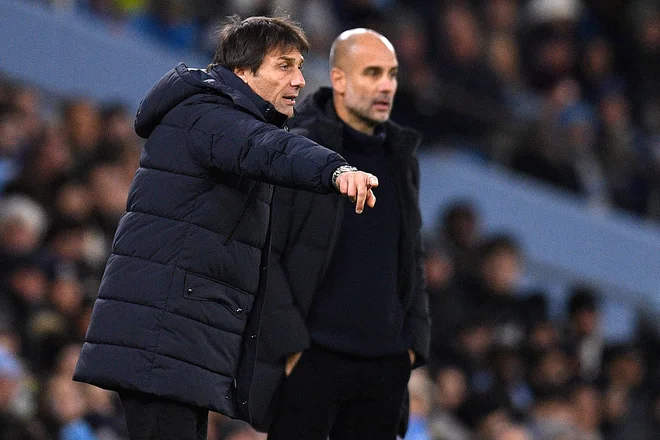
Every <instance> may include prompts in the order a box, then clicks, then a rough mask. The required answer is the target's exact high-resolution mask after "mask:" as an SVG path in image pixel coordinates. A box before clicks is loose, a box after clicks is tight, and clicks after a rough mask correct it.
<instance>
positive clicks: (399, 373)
mask: <svg viewBox="0 0 660 440" xmlns="http://www.w3.org/2000/svg"><path fill="white" fill-rule="evenodd" d="M409 377H410V358H409V357H408V354H407V353H399V354H397V355H390V356H383V357H373V358H371V357H355V356H347V355H342V354H339V353H336V352H332V351H329V350H326V349H324V348H321V347H319V346H316V345H313V346H312V347H311V348H309V349H307V350H305V352H304V353H303V355H302V356H301V358H300V360H299V361H298V364H297V365H296V367H295V368H294V369H293V371H292V372H291V375H290V376H289V377H288V378H286V379H285V380H284V385H283V389H282V399H281V400H280V405H279V406H278V408H277V414H276V415H275V420H274V421H273V425H272V427H271V430H270V432H269V433H268V440H326V439H327V438H328V432H330V440H335V439H336V440H368V439H378V440H388V439H391V440H394V439H395V438H396V435H397V429H398V425H399V418H400V417H401V400H402V399H403V395H404V392H405V390H406V387H407V385H408V379H409ZM310 390H312V391H310ZM331 427H332V428H331Z"/></svg>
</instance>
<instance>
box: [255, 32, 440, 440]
mask: <svg viewBox="0 0 660 440" xmlns="http://www.w3.org/2000/svg"><path fill="white" fill-rule="evenodd" d="M330 65H331V66H330V67H331V70H330V81H331V83H332V88H321V89H319V90H318V91H316V92H315V93H313V94H312V95H310V96H309V97H308V99H306V100H305V101H304V102H303V103H301V105H300V108H299V109H297V112H296V115H295V117H294V118H293V120H292V123H291V124H290V126H291V127H292V130H291V131H292V132H296V133H299V134H303V135H304V136H307V137H308V138H310V139H312V140H314V141H316V142H319V143H321V144H322V145H324V146H326V147H327V148H330V149H333V150H335V151H337V152H339V153H340V154H342V155H343V156H344V157H345V158H346V159H347V160H348V161H349V162H350V163H351V164H354V163H355V164H356V165H355V166H357V167H359V168H360V169H364V170H365V171H369V172H371V173H373V174H375V175H377V176H379V179H380V180H379V182H380V185H379V188H378V189H379V191H378V203H377V205H376V207H375V208H374V209H373V210H369V212H365V213H363V214H361V215H360V216H358V215H356V214H355V212H354V210H351V209H350V205H348V204H347V202H346V201H344V200H342V199H341V198H340V197H339V196H337V197H335V196H334V195H330V196H316V195H312V194H307V193H304V192H301V191H296V190H291V189H286V188H277V190H276V191H275V196H274V199H273V216H272V223H271V228H272V232H273V242H272V255H271V264H270V266H269V269H268V273H269V281H268V288H267V290H268V292H267V295H268V297H267V299H266V302H267V304H268V306H267V312H266V313H265V314H264V315H263V317H262V325H263V326H264V329H265V331H264V332H262V334H267V335H269V338H268V340H261V341H260V342H259V344H260V346H261V347H262V348H263V350H262V351H261V353H262V357H261V359H259V360H258V362H261V363H262V365H267V364H268V363H270V365H271V366H275V365H280V367H279V368H280V369H279V370H277V371H278V374H280V376H281V377H280V380H279V381H275V382H276V383H278V384H279V387H278V389H277V391H278V395H277V396H276V398H275V399H274V403H273V405H272V406H271V410H272V411H273V412H274V418H273V420H272V423H271V424H270V429H269V430H268V432H269V435H268V438H269V440H303V439H304V440H327V438H328V437H329V438H330V439H331V440H351V439H356V440H357V439H359V440H369V439H373V440H388V439H395V438H396V435H397V431H398V430H399V428H400V427H401V426H404V425H405V424H406V423H405V422H406V421H407V404H406V405H403V400H404V394H405V392H406V385H407V382H408V378H409V375H410V371H411V368H414V367H417V366H419V365H422V364H424V362H425V358H426V356H427V350H428V341H429V319H428V308H427V299H426V296H425V294H424V292H423V289H422V278H423V274H422V260H421V250H420V242H421V239H420V224H421V221H420V212H419V205H418V189H419V168H418V164H417V159H416V158H415V150H416V148H417V146H418V145H419V142H420V136H419V134H418V133H416V132H415V131H413V130H410V129H407V128H403V127H401V126H399V125H397V124H395V123H393V122H391V121H390V120H389V117H390V112H391V111H392V105H393V102H394V95H395V93H396V89H397V69H398V63H397V58H396V53H395V51H394V47H393V46H392V44H391V43H390V41H388V40H387V38H385V37H384V36H383V35H380V34H379V33H377V32H375V31H373V30H369V29H352V30H349V31H346V32H344V33H342V34H341V35H339V37H337V39H336V40H335V42H334V44H333V45H332V49H331V52H330ZM263 383H267V382H263ZM401 421H403V422H404V423H402V424H401V423H400V422H401ZM400 432H401V431H400ZM401 433H403V432H401Z"/></svg>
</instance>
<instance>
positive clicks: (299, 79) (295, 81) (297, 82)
mask: <svg viewBox="0 0 660 440" xmlns="http://www.w3.org/2000/svg"><path fill="white" fill-rule="evenodd" d="M291 85H292V86H293V87H298V88H301V89H302V88H303V87H305V77H304V76H303V73H302V70H300V69H296V72H295V73H294V75H293V78H291Z"/></svg>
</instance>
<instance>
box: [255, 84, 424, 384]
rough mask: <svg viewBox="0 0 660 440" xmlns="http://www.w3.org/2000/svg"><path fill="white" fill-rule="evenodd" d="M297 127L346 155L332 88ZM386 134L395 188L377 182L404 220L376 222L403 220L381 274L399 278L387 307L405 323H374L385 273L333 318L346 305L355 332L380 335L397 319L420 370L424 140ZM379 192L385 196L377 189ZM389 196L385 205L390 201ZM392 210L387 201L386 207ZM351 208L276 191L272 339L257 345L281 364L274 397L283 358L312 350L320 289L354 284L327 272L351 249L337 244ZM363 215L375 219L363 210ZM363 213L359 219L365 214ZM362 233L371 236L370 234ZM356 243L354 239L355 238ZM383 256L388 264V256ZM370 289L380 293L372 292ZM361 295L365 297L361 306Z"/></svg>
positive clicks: (266, 321)
mask: <svg viewBox="0 0 660 440" xmlns="http://www.w3.org/2000/svg"><path fill="white" fill-rule="evenodd" d="M292 126H294V127H295V128H293V129H292V131H295V132H297V133H301V134H304V135H305V136H308V137H309V138H310V139H316V140H318V141H321V142H322V143H323V145H326V146H327V147H328V148H331V149H333V150H335V151H342V152H344V151H346V150H345V148H344V145H343V135H344V128H343V127H344V123H343V122H341V120H339V119H338V118H337V116H336V114H335V111H334V107H333V104H332V90H330V89H325V88H324V89H320V90H319V91H318V92H316V93H315V94H313V95H312V96H310V97H309V98H308V99H307V100H306V101H305V102H304V103H303V104H302V105H301V107H300V109H299V112H298V113H297V115H296V117H295V118H294V120H293V125H292ZM384 130H385V133H386V138H387V142H386V143H385V153H386V158H387V167H388V168H389V171H390V172H389V173H386V174H390V175H391V179H392V182H383V181H382V180H383V178H385V179H387V177H383V178H381V176H380V175H379V176H378V177H379V178H380V183H381V184H384V186H385V187H386V192H390V191H391V189H389V190H388V189H387V187H389V186H390V185H391V187H393V188H394V192H393V194H396V197H395V198H396V204H398V207H397V208H392V209H398V213H399V215H398V217H399V219H398V220H391V219H389V220H388V219H382V218H381V217H379V222H380V220H382V221H383V222H384V223H383V225H384V226H383V227H385V228H391V227H393V225H394V223H389V222H390V221H396V222H398V225H399V226H398V230H397V235H398V240H397V243H398V245H397V260H396V261H397V264H396V266H393V267H388V268H382V270H384V271H385V272H392V273H394V274H395V275H396V278H395V279H394V282H395V284H394V286H395V288H396V290H395V292H396V301H395V304H390V305H392V306H394V305H396V306H397V307H399V306H400V307H401V310H402V312H403V314H404V316H403V320H402V321H399V322H396V317H395V316H393V315H390V316H379V317H378V318H376V317H374V315H375V314H382V313H383V310H382V308H381V304H378V305H377V306H373V304H374V302H373V301H374V299H373V298H378V297H379V295H381V294H385V292H384V291H383V290H384V289H385V288H383V287H382V286H381V285H380V284H379V280H377V278H379V277H387V276H389V275H388V274H386V273H366V274H365V275H366V276H365V278H363V279H362V282H363V284H362V287H361V288H360V289H359V291H355V292H353V293H354V294H353V296H352V298H351V297H350V296H348V295H350V293H349V292H348V291H346V292H345V293H346V294H347V295H346V296H345V298H344V299H343V301H346V302H344V303H343V304H339V303H337V304H336V308H335V310H334V311H333V312H331V313H337V312H338V311H341V310H342V307H343V310H344V311H345V312H346V313H347V314H349V315H348V317H349V318H350V319H351V320H357V321H358V322H357V323H355V322H352V323H351V324H350V325H351V326H352V327H351V331H354V329H355V328H356V327H355V326H360V327H361V328H366V327H367V326H369V325H370V323H371V320H372V319H373V320H375V321H377V322H378V323H379V324H378V326H379V329H378V331H380V328H381V327H382V323H383V322H384V320H385V319H392V320H393V321H392V323H393V324H392V326H393V327H394V326H395V325H396V326H398V328H397V329H396V330H397V331H398V332H399V335H400V337H401V338H402V339H403V340H405V341H408V342H409V345H408V346H407V347H406V348H412V349H413V350H414V351H415V352H416V353H417V365H421V364H423V363H424V362H425V360H426V357H427V354H428V344H429V317H428V304H427V299H426V295H425V293H424V291H423V268H422V250H421V235H420V227H421V216H420V211H419V205H418V190H419V168H418V163H417V159H416V158H415V155H414V152H415V149H416V148H417V146H418V144H419V142H420V136H419V134H417V133H416V132H414V131H412V130H409V129H405V128H403V127H400V126H398V125H396V124H394V123H392V122H386V123H385V124H384ZM349 154H350V153H349ZM367 171H369V168H367ZM376 194H377V197H380V193H379V192H378V189H376ZM385 198H386V199H387V196H385ZM378 200H379V201H378V202H377V204H376V209H375V210H374V213H375V212H376V210H377V209H378V208H379V207H380V206H381V205H380V203H381V202H380V199H378ZM390 202H391V200H390ZM387 204H388V203H384V204H383V206H385V205H387ZM348 209H351V210H352V209H353V207H352V206H351V205H347V204H346V203H345V201H344V200H343V199H342V198H341V197H335V196H333V195H329V196H327V197H326V196H319V197H317V196H315V195H312V194H306V193H303V192H301V191H293V190H288V189H279V188H278V190H277V191H276V194H275V196H274V200H273V225H272V230H273V258H272V259H271V266H270V269H269V283H268V287H267V297H266V301H267V302H268V303H269V306H268V313H264V316H263V321H262V325H263V328H264V329H268V331H264V333H263V334H264V335H268V336H267V339H266V338H264V339H262V340H261V341H260V344H263V346H264V347H268V356H269V357H268V358H266V357H264V358H263V359H262V360H263V362H264V363H270V364H272V365H278V366H279V369H278V370H275V369H273V370H272V372H273V376H272V377H271V379H270V380H269V381H268V382H269V383H271V384H273V385H272V388H271V390H270V392H272V393H275V389H276V386H277V382H278V380H280V381H281V380H282V379H283V371H282V361H283V360H284V359H285V357H286V356H287V355H290V354H292V353H295V352H298V351H304V350H306V349H308V348H309V347H310V333H309V329H308V327H307V320H308V318H309V314H310V309H311V308H312V304H313V303H314V301H315V299H316V297H317V294H318V292H319V288H321V286H327V285H328V283H327V282H328V280H330V278H331V277H334V279H333V281H332V282H333V283H336V282H339V283H341V282H347V283H348V282H349V280H348V277H349V276H350V275H349V274H343V277H344V278H343V279H342V274H340V273H336V274H334V275H330V274H329V268H330V265H331V264H332V259H333V258H334V256H335V255H337V254H338V253H344V255H346V254H345V252H346V251H345V250H341V249H340V248H341V247H342V246H346V245H347V243H340V239H339V237H340V235H341V230H342V227H345V225H344V220H345V217H344V215H345V211H346V210H348ZM381 209H384V208H381ZM391 212H395V211H391ZM365 213H366V214H367V215H370V214H372V213H370V212H369V213H368V212H366V211H365ZM365 213H363V214H361V215H362V216H364V215H365ZM380 215H381V216H382V215H383V214H380ZM365 218H368V219H370V220H368V222H369V223H368V225H369V227H370V228H372V229H373V230H374V231H378V230H379V229H378V228H380V227H381V224H380V223H379V222H378V223H375V222H374V219H371V217H365ZM356 220H357V219H356ZM359 220H360V221H363V220H362V219H359ZM359 232H360V233H364V234H371V232H373V231H370V232H366V231H359ZM352 237H353V238H354V237H356V233H353V235H352ZM350 244H351V245H352V246H353V250H354V251H355V252H362V249H360V248H362V247H364V246H365V245H367V243H362V242H356V243H350ZM376 249H378V248H376ZM374 252H375V250H371V252H370V253H369V256H368V258H369V259H375V260H378V259H379V258H380V257H381V255H376V254H374ZM383 257H384V258H390V257H388V256H387V255H384V256H383ZM347 258H348V257H347ZM362 258H365V257H362ZM359 264H360V265H361V267H364V265H365V264H371V263H369V262H366V261H360V262H359ZM349 285H350V284H349ZM372 286H376V288H375V289H374V290H372V289H371V287H372ZM390 288H391V287H388V289H390ZM358 296H362V298H360V299H359V300H358V299H357V297H358ZM356 301H358V302H360V301H362V304H361V305H359V306H357V307H356V308H358V307H359V308H360V310H361V314H355V313H353V310H349V309H351V308H352V307H354V306H355V305H354V303H355V302H356ZM369 301H372V302H369ZM368 304H372V307H373V308H372V309H369V306H368ZM319 313H325V311H320V312H319ZM388 313H392V312H388ZM378 337H379V335H376V334H373V335H369V338H372V339H369V340H370V341H373V340H376V339H377V338H378ZM380 337H381V338H383V339H386V338H389V340H392V339H393V338H392V337H391V335H380ZM361 340H362V341H366V340H367V339H366V338H362V339H361ZM377 344H379V343H377ZM260 346H261V345H260ZM379 346H380V347H382V345H379ZM370 350H371V347H370V346H365V347H362V348H361V351H360V353H361V354H362V356H368V355H369V354H373V353H370ZM356 351H357V350H356ZM403 352H405V349H404V350H403ZM262 353H264V354H265V353H266V350H265V349H264V351H263V352H262ZM304 357H305V355H304V354H303V358H304ZM264 382H266V381H264ZM308 392H309V391H308Z"/></svg>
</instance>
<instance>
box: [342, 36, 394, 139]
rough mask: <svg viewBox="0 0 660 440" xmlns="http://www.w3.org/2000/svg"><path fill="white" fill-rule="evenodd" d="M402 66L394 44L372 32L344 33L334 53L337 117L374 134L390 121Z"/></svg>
mask: <svg viewBox="0 0 660 440" xmlns="http://www.w3.org/2000/svg"><path fill="white" fill-rule="evenodd" d="M398 68H399V63H398V62H397V59H396V54H395V52H394V47H393V46H392V43H390V41H389V40H388V39H387V38H385V37H384V36H382V35H381V34H379V33H378V32H376V31H372V30H371V29H363V28H358V29H351V30H348V31H345V32H343V33H341V34H340V35H339V36H338V37H337V38H336V39H335V41H334V43H332V48H331V49H330V82H331V83H332V90H333V103H334V106H335V110H336V111H337V116H339V118H340V119H341V120H342V121H344V122H345V123H347V124H348V125H349V126H350V127H352V128H353V129H355V130H357V131H361V132H363V133H367V134H372V133H373V132H374V129H375V127H376V125H378V124H381V123H383V122H385V121H387V119H389V117H390V112H391V111H392V103H393V102H394V94H395V93H396V88H397V72H398Z"/></svg>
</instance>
